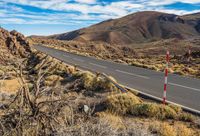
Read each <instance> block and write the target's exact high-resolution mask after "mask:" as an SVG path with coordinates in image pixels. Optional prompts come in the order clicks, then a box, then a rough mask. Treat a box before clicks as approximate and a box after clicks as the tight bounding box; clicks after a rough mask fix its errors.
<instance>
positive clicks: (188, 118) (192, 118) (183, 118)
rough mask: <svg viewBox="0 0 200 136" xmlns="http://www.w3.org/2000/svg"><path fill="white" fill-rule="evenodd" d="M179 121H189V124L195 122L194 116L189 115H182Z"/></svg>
mask: <svg viewBox="0 0 200 136" xmlns="http://www.w3.org/2000/svg"><path fill="white" fill-rule="evenodd" d="M179 120H181V121H187V122H193V121H194V116H192V115H191V114H188V113H182V114H180V115H179Z"/></svg>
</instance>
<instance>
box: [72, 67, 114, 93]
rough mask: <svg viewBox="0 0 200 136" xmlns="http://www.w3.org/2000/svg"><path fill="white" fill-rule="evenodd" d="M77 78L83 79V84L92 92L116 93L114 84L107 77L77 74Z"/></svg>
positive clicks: (83, 73) (86, 73) (87, 73)
mask: <svg viewBox="0 0 200 136" xmlns="http://www.w3.org/2000/svg"><path fill="white" fill-rule="evenodd" d="M73 76H74V77H75V78H80V79H81V82H82V83H81V84H82V86H83V87H84V88H86V89H87V90H92V91H105V90H108V91H116V90H117V88H116V87H115V86H114V84H113V83H112V82H111V81H110V80H108V79H107V78H105V77H101V76H96V75H94V74H93V73H91V72H88V71H87V72H77V73H75V74H74V75H73Z"/></svg>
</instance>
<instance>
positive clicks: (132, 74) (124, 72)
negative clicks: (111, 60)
mask: <svg viewBox="0 0 200 136" xmlns="http://www.w3.org/2000/svg"><path fill="white" fill-rule="evenodd" d="M116 71H117V72H120V73H123V74H128V75H131V76H137V77H141V78H144V79H150V78H149V77H146V76H142V75H138V74H134V73H129V72H126V71H121V70H118V69H117V70H116Z"/></svg>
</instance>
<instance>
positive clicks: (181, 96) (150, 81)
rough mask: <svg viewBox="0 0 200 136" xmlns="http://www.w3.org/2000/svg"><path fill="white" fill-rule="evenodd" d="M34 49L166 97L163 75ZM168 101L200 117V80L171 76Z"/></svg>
mask: <svg viewBox="0 0 200 136" xmlns="http://www.w3.org/2000/svg"><path fill="white" fill-rule="evenodd" d="M33 47H34V48H35V49H36V50H38V51H41V52H43V53H45V54H48V55H50V56H52V57H55V58H57V59H59V60H61V61H63V62H65V63H68V64H72V65H78V66H80V67H81V68H83V69H88V70H93V71H98V72H102V73H106V74H108V75H111V76H113V77H114V78H115V79H117V81H118V82H119V83H120V84H122V85H125V86H127V87H130V88H134V89H137V90H140V91H141V92H143V93H145V94H149V95H152V96H155V97H158V98H162V96H163V84H164V74H163V73H162V72H156V71H152V70H148V69H144V68H139V67H134V66H128V65H124V64H118V63H115V62H110V61H105V60H99V59H96V58H93V57H86V56H81V55H76V54H73V53H68V52H65V51H61V50H56V49H53V48H49V47H45V46H39V45H34V46H33ZM167 100H169V101H171V102H174V103H177V104H180V105H182V106H185V107H188V108H191V109H192V110H196V111H198V112H199V113H200V80H199V79H194V78H190V77H183V76H179V75H174V74H169V76H168V86H167Z"/></svg>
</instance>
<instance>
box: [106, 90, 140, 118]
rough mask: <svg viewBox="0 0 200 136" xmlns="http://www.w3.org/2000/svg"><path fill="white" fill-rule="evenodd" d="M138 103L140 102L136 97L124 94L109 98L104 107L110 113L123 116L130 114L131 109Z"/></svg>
mask: <svg viewBox="0 0 200 136" xmlns="http://www.w3.org/2000/svg"><path fill="white" fill-rule="evenodd" d="M140 102H141V100H140V99H139V98H138V97H137V96H135V95H133V94H131V93H125V94H118V95H114V96H109V97H108V98H107V100H106V105H107V108H108V110H109V111H111V112H112V113H117V114H122V115H124V114H127V113H130V111H131V109H132V108H133V107H134V106H135V105H136V104H139V103H140Z"/></svg>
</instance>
